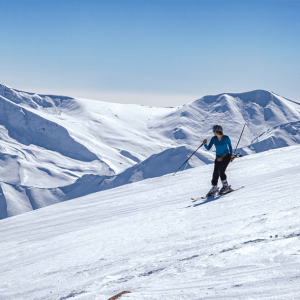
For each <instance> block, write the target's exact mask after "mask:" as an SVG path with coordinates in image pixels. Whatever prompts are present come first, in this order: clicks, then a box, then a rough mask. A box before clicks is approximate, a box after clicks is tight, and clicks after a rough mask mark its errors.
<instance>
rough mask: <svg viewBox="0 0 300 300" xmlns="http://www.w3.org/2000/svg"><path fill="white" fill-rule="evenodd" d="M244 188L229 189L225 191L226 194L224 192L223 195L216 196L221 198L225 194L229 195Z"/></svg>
mask: <svg viewBox="0 0 300 300" xmlns="http://www.w3.org/2000/svg"><path fill="white" fill-rule="evenodd" d="M243 187H244V186H241V187H239V188H237V189H234V190H233V189H230V190H229V191H227V192H225V193H219V194H218V196H223V195H226V194H229V193H232V192H235V191H238V190H240V189H242V188H243Z"/></svg>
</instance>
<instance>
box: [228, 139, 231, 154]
mask: <svg viewBox="0 0 300 300" xmlns="http://www.w3.org/2000/svg"><path fill="white" fill-rule="evenodd" d="M227 144H228V147H229V151H230V155H232V146H231V140H230V138H229V137H228V139H227Z"/></svg>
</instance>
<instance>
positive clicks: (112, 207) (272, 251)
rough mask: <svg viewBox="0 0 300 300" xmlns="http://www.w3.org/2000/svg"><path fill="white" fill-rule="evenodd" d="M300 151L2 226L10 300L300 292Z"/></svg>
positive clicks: (161, 181) (0, 283) (103, 195)
mask: <svg viewBox="0 0 300 300" xmlns="http://www.w3.org/2000/svg"><path fill="white" fill-rule="evenodd" d="M299 156H300V146H298V145H297V146H290V147H286V148H281V149H276V150H270V151H267V152H263V153H259V154H253V155H250V156H247V157H243V158H240V159H237V160H236V161H234V162H233V163H232V164H231V165H230V166H229V168H228V180H229V183H230V184H231V185H232V186H233V187H240V186H242V185H244V186H245V188H243V189H241V190H239V191H236V192H233V193H232V194H228V195H225V196H222V197H219V198H216V199H215V200H214V201H210V202H204V203H201V202H200V201H198V202H196V204H195V205H192V203H191V200H190V198H191V197H197V196H202V195H205V193H206V192H207V190H208V189H209V187H210V178H211V173H212V168H213V165H205V166H201V167H198V168H194V169H190V170H186V171H183V172H180V173H178V174H176V176H174V177H173V176H172V175H170V174H169V175H165V176H163V177H159V178H152V179H147V180H144V181H140V182H136V183H132V184H129V185H124V186H121V187H118V188H114V189H110V190H106V191H102V192H98V193H94V194H91V195H88V196H84V197H81V198H78V199H75V200H71V201H67V202H63V203H60V204H57V205H53V206H48V207H46V208H42V209H39V210H35V211H31V212H28V213H25V214H21V215H18V216H15V217H11V218H7V219H4V220H1V221H0V249H1V251H0V299H1V300H8V299H11V300H18V299H21V300H25V299H30V300H35V299H44V300H46V299H51V300H52V299H53V300H54V299H60V300H64V299H69V298H70V299H74V300H87V299H97V300H107V299H108V298H110V297H112V296H113V295H115V294H117V293H119V292H122V291H125V290H127V291H131V293H130V294H124V295H123V296H122V297H121V298H120V299H138V300H143V299H147V300H148V299H159V300H161V299H195V300H196V299H197V300H199V299H230V300H232V299H260V300H261V299H278V300H284V299H295V300H296V299H300V288H299V287H300V226H299V213H300V196H299V178H300V176H299V174H300V161H299Z"/></svg>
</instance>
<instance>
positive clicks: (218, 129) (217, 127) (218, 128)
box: [213, 125, 223, 132]
mask: <svg viewBox="0 0 300 300" xmlns="http://www.w3.org/2000/svg"><path fill="white" fill-rule="evenodd" d="M213 131H220V132H223V128H222V126H220V125H215V126H214V127H213Z"/></svg>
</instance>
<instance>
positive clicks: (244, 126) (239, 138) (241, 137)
mask: <svg viewBox="0 0 300 300" xmlns="http://www.w3.org/2000/svg"><path fill="white" fill-rule="evenodd" d="M246 124H247V122H246V123H245V125H244V127H243V130H242V133H241V135H240V138H239V141H238V143H237V145H236V148H235V150H234V153H233V155H235V151H236V149H237V147H238V145H239V143H240V140H241V138H242V135H243V132H244V129H245V126H246Z"/></svg>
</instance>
